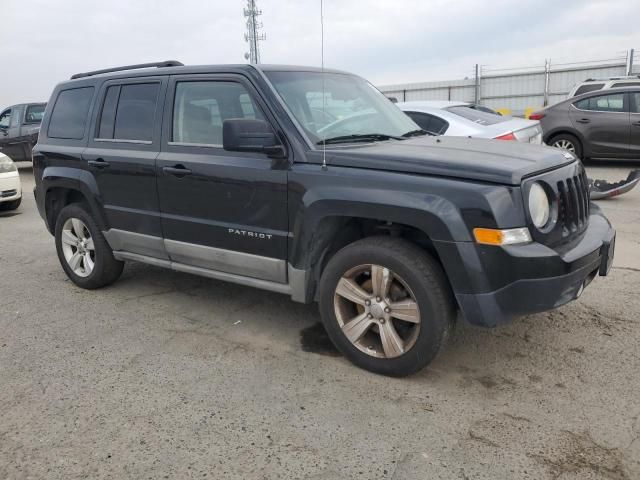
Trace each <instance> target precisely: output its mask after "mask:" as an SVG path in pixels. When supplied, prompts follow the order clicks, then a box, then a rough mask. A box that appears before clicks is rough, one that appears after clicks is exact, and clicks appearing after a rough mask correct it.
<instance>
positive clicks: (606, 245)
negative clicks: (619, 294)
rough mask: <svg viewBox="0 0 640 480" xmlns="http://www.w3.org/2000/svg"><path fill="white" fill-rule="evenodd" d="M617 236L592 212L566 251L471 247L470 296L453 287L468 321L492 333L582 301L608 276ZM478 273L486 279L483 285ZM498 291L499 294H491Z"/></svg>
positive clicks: (463, 255)
mask: <svg viewBox="0 0 640 480" xmlns="http://www.w3.org/2000/svg"><path fill="white" fill-rule="evenodd" d="M615 234H616V232H615V230H614V229H613V228H612V227H611V224H610V223H609V221H608V220H607V219H606V217H604V215H602V213H600V210H599V209H598V208H597V207H595V206H592V214H591V216H590V218H589V227H588V228H587V229H586V231H585V232H584V233H583V234H582V235H581V238H580V239H579V241H577V242H575V243H572V244H571V245H570V247H568V248H565V249H564V250H560V249H558V250H554V249H551V248H549V247H546V246H544V245H541V244H539V243H531V244H527V245H519V246H509V247H502V248H500V247H488V249H485V248H484V247H481V246H479V245H475V244H470V243H469V242H467V244H466V245H465V246H464V247H463V248H460V249H458V253H459V255H460V259H461V261H462V262H463V263H464V264H465V268H468V269H469V270H468V271H470V272H473V271H474V269H475V270H476V271H475V274H473V273H472V274H471V275H470V277H472V278H471V279H472V280H473V281H472V282H470V283H468V284H467V285H466V288H467V289H469V290H471V291H459V290H456V288H455V284H454V292H455V295H456V298H457V300H458V304H459V306H460V309H461V310H462V313H463V315H464V317H465V318H466V319H467V320H468V321H469V322H470V323H473V324H475V325H481V326H487V327H493V326H496V325H499V324H502V323H506V322H508V321H510V320H512V319H513V318H515V317H518V316H522V315H529V314H532V313H538V312H544V311H547V310H551V309H553V308H557V307H559V306H561V305H564V304H566V303H568V302H570V301H572V300H574V299H576V298H578V297H579V296H580V295H581V294H582V291H583V289H584V288H585V287H586V286H588V285H589V283H591V281H592V280H593V279H594V278H595V277H596V276H597V275H601V276H605V275H607V274H608V273H609V269H610V268H611V264H612V263H613V253H614V249H615ZM470 246H473V247H472V248H473V250H471V249H469V247H470ZM461 247H462V246H461ZM489 249H492V250H493V251H491V250H489ZM498 250H499V252H497V251H498ZM472 252H473V253H472ZM478 268H481V269H482V274H483V275H485V277H486V278H485V279H484V280H483V281H479V279H480V278H481V275H480V272H478ZM496 285H499V288H495V289H491V288H487V287H488V286H496Z"/></svg>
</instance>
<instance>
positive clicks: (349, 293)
mask: <svg viewBox="0 0 640 480" xmlns="http://www.w3.org/2000/svg"><path fill="white" fill-rule="evenodd" d="M336 294H338V295H340V296H341V297H344V298H346V299H347V300H350V301H352V302H353V303H357V304H359V305H364V302H365V300H366V299H367V298H369V297H370V296H371V295H369V294H368V293H367V292H366V291H365V290H364V289H363V288H362V287H360V285H358V284H357V283H356V282H354V281H353V280H350V279H348V278H344V277H343V278H341V279H340V281H339V282H338V286H337V288H336Z"/></svg>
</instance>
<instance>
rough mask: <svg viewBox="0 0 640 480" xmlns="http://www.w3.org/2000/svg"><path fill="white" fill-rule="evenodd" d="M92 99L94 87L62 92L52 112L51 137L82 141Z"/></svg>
mask: <svg viewBox="0 0 640 480" xmlns="http://www.w3.org/2000/svg"><path fill="white" fill-rule="evenodd" d="M92 98H93V87H83V88H74V89H72V90H63V91H61V92H60V93H59V94H58V99H57V100H56V103H55V105H54V106H53V112H51V121H50V122H49V131H48V135H49V137H51V138H66V139H75V140H80V139H82V137H84V127H85V124H86V123H87V114H88V113H89V107H90V106H91V99H92Z"/></svg>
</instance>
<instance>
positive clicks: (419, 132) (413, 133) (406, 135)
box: [402, 128, 436, 138]
mask: <svg viewBox="0 0 640 480" xmlns="http://www.w3.org/2000/svg"><path fill="white" fill-rule="evenodd" d="M422 135H431V136H433V137H435V136H436V134H435V133H433V132H428V131H426V130H423V129H422V128H419V129H417V130H411V131H410V132H407V133H403V134H402V136H403V137H404V138H409V137H417V136H422Z"/></svg>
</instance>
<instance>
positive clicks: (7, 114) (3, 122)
mask: <svg viewBox="0 0 640 480" xmlns="http://www.w3.org/2000/svg"><path fill="white" fill-rule="evenodd" d="M10 123H11V109H8V110H5V111H4V112H2V113H0V128H9V125H10Z"/></svg>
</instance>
